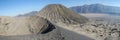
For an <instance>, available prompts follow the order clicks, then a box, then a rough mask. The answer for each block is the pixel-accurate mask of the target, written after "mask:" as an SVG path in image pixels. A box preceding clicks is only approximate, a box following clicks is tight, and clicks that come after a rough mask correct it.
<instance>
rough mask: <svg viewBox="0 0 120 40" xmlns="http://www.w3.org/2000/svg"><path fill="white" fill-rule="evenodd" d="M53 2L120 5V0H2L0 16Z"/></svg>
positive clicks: (13, 14) (36, 8) (39, 7)
mask: <svg viewBox="0 0 120 40" xmlns="http://www.w3.org/2000/svg"><path fill="white" fill-rule="evenodd" d="M53 3H57V4H63V5H65V6H67V7H71V6H78V5H79V6H80V5H84V4H96V3H101V4H105V5H111V6H118V7H120V0H0V16H15V15H18V14H24V13H28V12H30V11H39V10H40V9H42V8H43V7H44V6H45V5H47V4H53Z"/></svg>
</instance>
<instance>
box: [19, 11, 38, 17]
mask: <svg viewBox="0 0 120 40" xmlns="http://www.w3.org/2000/svg"><path fill="white" fill-rule="evenodd" d="M37 12H38V11H31V12H29V13H25V14H20V15H17V17H23V16H32V15H35V14H36V13H37Z"/></svg>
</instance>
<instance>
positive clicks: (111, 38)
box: [80, 21, 120, 40]
mask: <svg viewBox="0 0 120 40" xmlns="http://www.w3.org/2000/svg"><path fill="white" fill-rule="evenodd" d="M113 24H114V23H113V22H104V21H101V22H99V21H92V22H89V23H86V24H82V27H81V26H80V27H81V28H80V29H81V30H82V31H84V32H86V33H90V34H95V35H93V36H95V38H96V39H95V40H120V36H119V35H120V30H119V29H120V27H119V23H116V24H114V25H113Z"/></svg>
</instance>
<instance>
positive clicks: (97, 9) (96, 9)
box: [70, 4, 120, 15]
mask: <svg viewBox="0 0 120 40" xmlns="http://www.w3.org/2000/svg"><path fill="white" fill-rule="evenodd" d="M70 9H72V10H74V11H76V12H77V13H105V14H112V15H120V7H115V6H107V5H103V4H91V5H83V6H73V7H70Z"/></svg>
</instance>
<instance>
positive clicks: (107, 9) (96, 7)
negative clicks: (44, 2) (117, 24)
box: [17, 4, 120, 17]
mask: <svg viewBox="0 0 120 40" xmlns="http://www.w3.org/2000/svg"><path fill="white" fill-rule="evenodd" d="M70 9H72V10H73V11H75V12H77V13H103V14H110V15H120V7H116V6H108V5H103V4H91V5H82V6H73V7H70ZM36 13H37V11H32V12H29V13H25V14H22V15H17V17H20V16H32V15H35V14H36Z"/></svg>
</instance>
